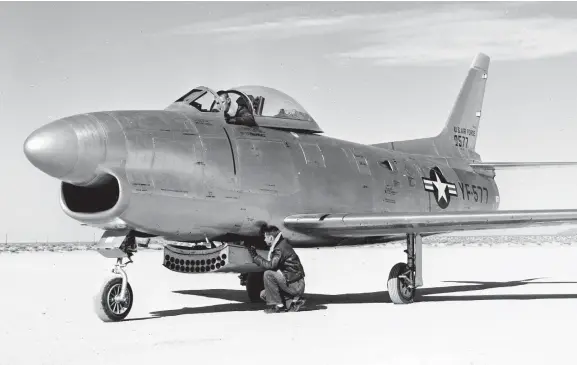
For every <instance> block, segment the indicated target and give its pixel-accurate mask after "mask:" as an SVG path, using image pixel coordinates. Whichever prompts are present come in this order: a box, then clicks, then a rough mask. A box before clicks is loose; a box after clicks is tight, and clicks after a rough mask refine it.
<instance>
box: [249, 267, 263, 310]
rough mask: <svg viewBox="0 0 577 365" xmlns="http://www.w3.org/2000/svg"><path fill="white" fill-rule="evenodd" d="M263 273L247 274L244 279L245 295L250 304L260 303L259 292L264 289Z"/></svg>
mask: <svg viewBox="0 0 577 365" xmlns="http://www.w3.org/2000/svg"><path fill="white" fill-rule="evenodd" d="M263 279H264V272H249V273H248V277H247V279H246V293H247V294H248V299H249V300H250V301H251V302H252V303H258V302H262V299H261V297H260V292H261V291H262V290H263V289H264V280H263Z"/></svg>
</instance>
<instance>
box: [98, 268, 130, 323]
mask: <svg viewBox="0 0 577 365" xmlns="http://www.w3.org/2000/svg"><path fill="white" fill-rule="evenodd" d="M121 290H122V278H119V277H115V278H112V279H110V280H108V281H106V282H105V283H104V284H103V285H102V288H101V289H100V291H99V292H98V294H97V295H96V296H95V297H94V310H95V312H96V315H97V316H98V318H100V319H101V320H102V321H103V322H118V321H122V320H123V319H124V318H126V316H127V315H128V313H130V310H131V309H132V303H133V302H134V295H133V294H132V287H131V286H130V283H127V285H126V301H125V302H124V303H116V302H115V301H114V297H115V296H116V295H118V294H120V291H121Z"/></svg>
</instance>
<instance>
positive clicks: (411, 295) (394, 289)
mask: <svg viewBox="0 0 577 365" xmlns="http://www.w3.org/2000/svg"><path fill="white" fill-rule="evenodd" d="M407 270H408V266H407V264H406V263H404V262H399V263H398V264H395V266H393V268H392V269H391V271H390V273H389V280H388V281H387V290H388V291H389V296H390V297H391V301H392V302H393V303H395V304H409V303H412V302H413V300H414V299H415V289H414V288H409V287H408V286H407V283H406V281H405V280H403V279H400V278H399V275H401V274H403V273H405V272H406V271H407Z"/></svg>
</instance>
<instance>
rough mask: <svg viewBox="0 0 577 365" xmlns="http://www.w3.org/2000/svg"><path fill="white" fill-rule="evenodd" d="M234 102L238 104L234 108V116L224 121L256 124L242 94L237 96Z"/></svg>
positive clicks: (248, 124)
mask: <svg viewBox="0 0 577 365" xmlns="http://www.w3.org/2000/svg"><path fill="white" fill-rule="evenodd" d="M251 102H252V100H251ZM236 104H237V105H238V108H237V109H236V114H235V115H234V117H232V118H229V119H227V121H226V122H227V123H230V124H238V125H246V126H249V127H253V126H256V122H255V121H254V116H253V115H252V113H251V112H250V109H249V107H248V104H247V100H245V98H244V97H243V96H239V98H238V99H236ZM225 116H226V114H225Z"/></svg>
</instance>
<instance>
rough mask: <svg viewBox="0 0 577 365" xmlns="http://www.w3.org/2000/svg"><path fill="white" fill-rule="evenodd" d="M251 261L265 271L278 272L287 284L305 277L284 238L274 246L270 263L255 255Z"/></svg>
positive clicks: (299, 261)
mask: <svg viewBox="0 0 577 365" xmlns="http://www.w3.org/2000/svg"><path fill="white" fill-rule="evenodd" d="M253 261H254V263H255V264H257V265H258V266H260V267H262V268H264V269H266V270H273V271H276V270H280V271H281V272H282V274H283V276H284V277H285V279H286V282H287V284H290V283H294V282H295V281H299V280H300V279H302V278H304V277H305V271H304V269H303V265H302V264H301V260H300V259H299V257H298V255H297V254H296V252H295V250H294V249H293V248H292V246H291V245H290V244H289V243H288V241H287V240H286V239H285V238H281V240H280V242H278V243H277V244H276V246H275V248H274V250H273V251H272V254H271V257H270V261H269V260H267V259H265V258H263V257H261V256H259V255H256V256H255V257H254V258H253Z"/></svg>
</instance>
